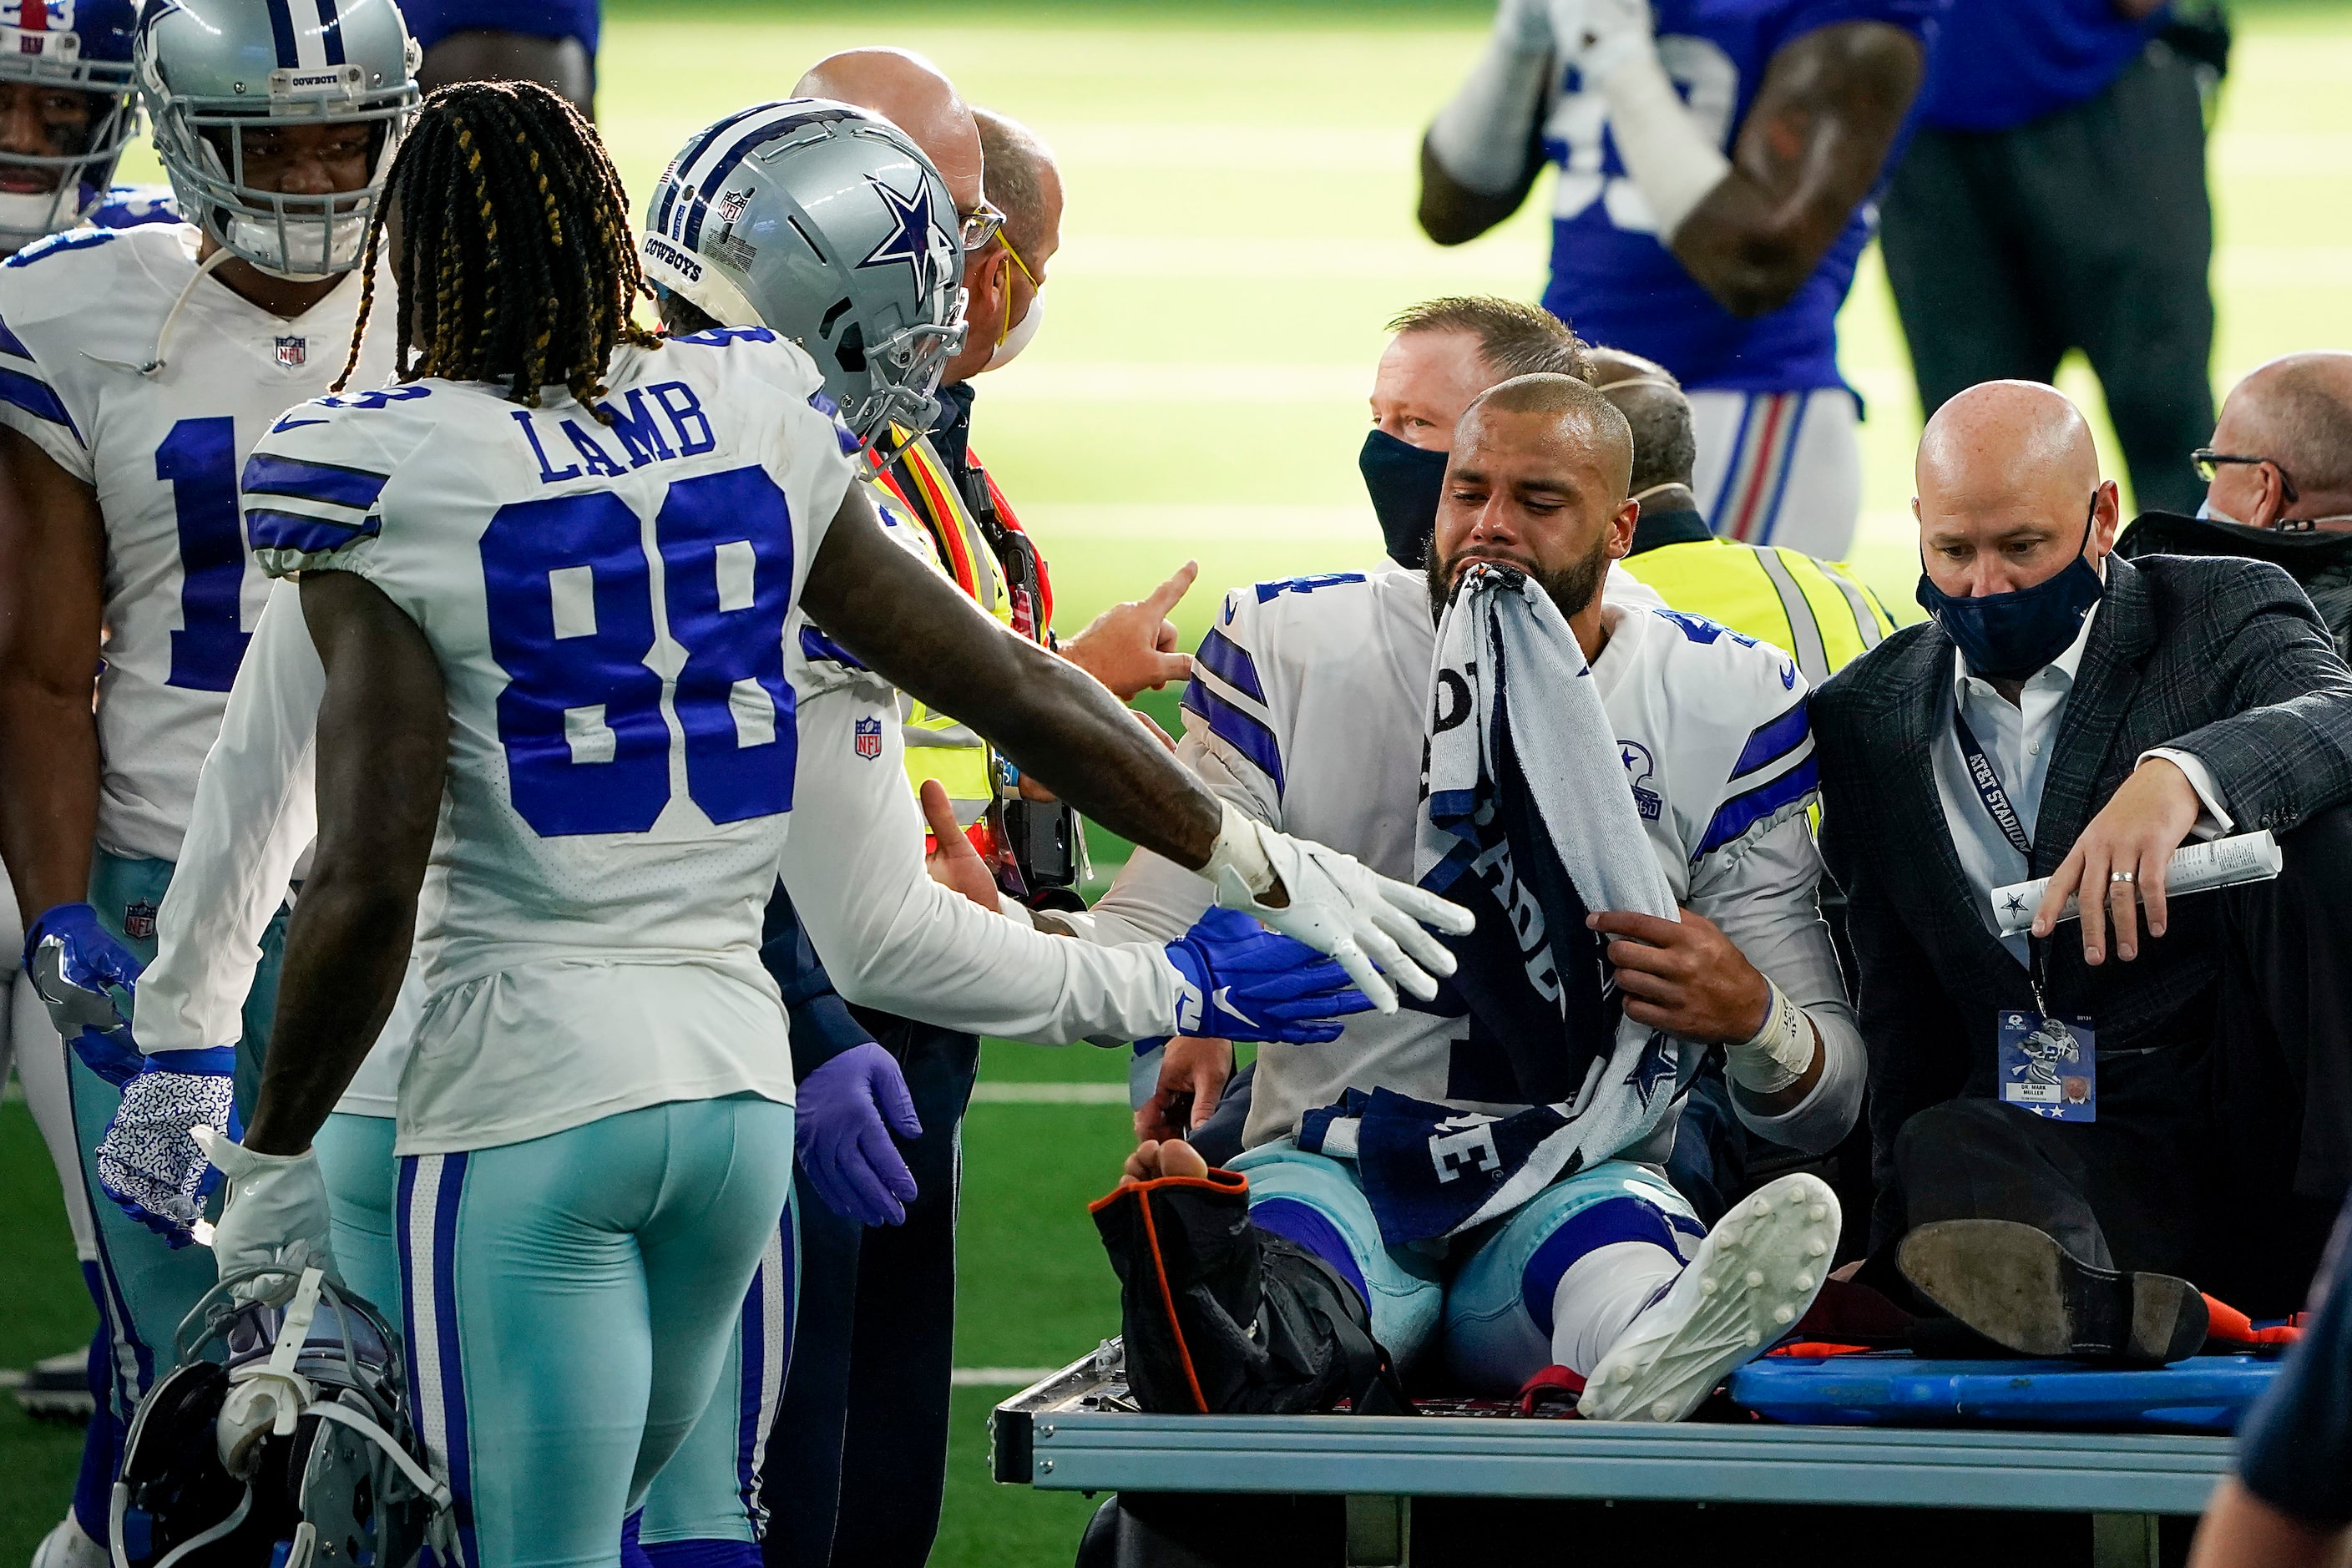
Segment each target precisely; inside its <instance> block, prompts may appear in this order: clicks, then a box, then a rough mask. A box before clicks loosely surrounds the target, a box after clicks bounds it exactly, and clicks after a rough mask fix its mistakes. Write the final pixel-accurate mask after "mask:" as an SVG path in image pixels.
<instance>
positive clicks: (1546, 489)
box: [1429, 374, 1640, 658]
mask: <svg viewBox="0 0 2352 1568" xmlns="http://www.w3.org/2000/svg"><path fill="white" fill-rule="evenodd" d="M1632 470H1633V436H1632V434H1631V433H1630V432H1629V431H1628V430H1627V429H1626V426H1625V416H1623V415H1622V414H1620V413H1618V412H1617V410H1616V409H1615V408H1614V407H1612V405H1610V402H1609V400H1608V399H1607V398H1605V397H1603V396H1601V394H1599V393H1597V392H1595V391H1593V390H1592V388H1591V386H1590V385H1588V384H1585V383H1584V382H1582V381H1580V380H1578V379H1577V378H1576V377H1574V376H1568V375H1553V374H1535V375H1520V376H1513V377H1512V378H1511V379H1510V380H1508V381H1506V382H1502V383H1499V384H1496V385H1495V386H1491V387H1489V388H1487V389H1486V391H1485V392H1483V393H1481V394H1479V395H1478V396H1477V397H1476V398H1475V400H1474V401H1473V402H1472V403H1471V405H1470V406H1469V408H1468V410H1467V411H1466V412H1465V413H1464V414H1463V416H1462V422H1461V424H1459V425H1458V426H1455V427H1454V450H1453V453H1452V455H1451V457H1450V458H1448V460H1447V463H1446V468H1445V485H1444V490H1443V492H1442V493H1441V494H1440V496H1439V498H1438V503H1437V531H1436V533H1435V536H1434V537H1433V539H1432V541H1431V547H1430V552H1429V592H1430V601H1431V604H1432V605H1433V606H1434V607H1439V608H1442V607H1443V605H1444V603H1445V601H1446V599H1447V598H1448V597H1449V596H1450V595H1452V593H1453V590H1454V585H1455V584H1456V583H1457V582H1458V581H1459V580H1460V578H1461V575H1462V574H1463V573H1464V572H1465V571H1467V570H1468V569H1469V568H1470V566H1471V565H1472V564H1473V563H1476V562H1480V561H1489V562H1495V563H1499V564H1502V565H1506V566H1512V567H1516V568H1517V569H1518V570H1520V571H1523V572H1526V573H1527V574H1528V575H1529V576H1531V577H1533V578H1534V579H1535V580H1536V581H1537V582H1538V583H1541V584H1543V586H1544V588H1545V591H1546V592H1548V593H1549V595H1551V599H1552V602H1553V603H1554V604H1556V605H1559V609H1560V613H1561V614H1563V615H1565V616H1567V617H1568V618H1569V622H1570V626H1573V627H1575V629H1576V632H1577V636H1578V637H1579V638H1580V640H1581V641H1583V642H1584V643H1585V645H1586V646H1585V653H1586V657H1588V658H1590V657H1591V655H1592V653H1593V651H1594V649H1595V648H1597V647H1598V646H1599V642H1598V638H1599V637H1601V635H1602V634H1601V629H1600V618H1599V617H1600V614H1601V579H1602V578H1603V577H1604V576H1605V575H1606V574H1607V573H1608V570H1609V563H1610V562H1612V561H1613V560H1615V559H1617V558H1618V557H1619V556H1622V555H1623V554H1624V553H1625V552H1626V551H1627V550H1628V549H1629V548H1630V547H1631V546H1632V544H1633V519H1634V517H1635V515H1636V513H1637V512H1638V511H1639V510H1640V509H1639V508H1637V507H1635V506H1634V505H1633V502H1631V501H1629V500H1626V499H1625V497H1626V491H1625V481H1626V479H1627V478H1628V476H1629V475H1630V474H1631V472H1632Z"/></svg>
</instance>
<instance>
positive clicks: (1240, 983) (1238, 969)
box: [1136, 910, 1372, 1050]
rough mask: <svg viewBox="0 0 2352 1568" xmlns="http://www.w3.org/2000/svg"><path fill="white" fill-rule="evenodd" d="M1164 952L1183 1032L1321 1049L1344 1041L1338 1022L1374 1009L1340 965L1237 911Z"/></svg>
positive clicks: (1198, 927)
mask: <svg viewBox="0 0 2352 1568" xmlns="http://www.w3.org/2000/svg"><path fill="white" fill-rule="evenodd" d="M1161 951H1163V952H1166V953H1167V954H1168V962H1169V963H1172V964H1174V965H1175V966H1176V974H1177V978H1178V984H1177V991H1176V1019H1175V1023H1176V1031H1175V1032H1176V1033H1177V1034H1180V1035H1205V1036H1212V1037H1215V1038H1217V1039H1221V1040H1280V1041H1285V1042H1286V1043H1289V1044H1294V1045H1319V1044H1321V1043H1322V1042H1323V1041H1325V1040H1336V1039H1338V1038H1339V1025H1338V1024H1337V1023H1335V1022H1333V1021H1332V1020H1334V1019H1337V1018H1342V1017H1345V1016H1348V1015H1349V1014H1350V1013H1363V1012H1368V1011H1370V1008H1371V1005H1372V1003H1371V999H1370V997H1368V996H1366V995H1365V994H1363V993H1362V992H1361V991H1360V990H1358V989H1357V988H1356V987H1355V986H1353V985H1351V984H1349V976H1348V972H1347V970H1345V969H1344V968H1342V967H1340V965H1339V963H1337V962H1335V961H1334V960H1331V959H1328V958H1318V956H1317V955H1316V953H1315V950H1314V949H1312V948H1310V947H1308V946H1307V945H1306V944H1305V943H1303V942H1295V941H1293V940H1292V939H1290V938H1289V937H1286V936H1276V935H1275V934H1274V933H1273V932H1271V931H1267V930H1266V929H1265V927H1264V926H1261V925H1260V924H1258V923H1257V921H1254V920H1252V919H1250V918H1249V917H1248V916H1247V915H1242V914H1236V913H1234V911H1233V910H1209V911H1208V912H1207V913H1206V914H1204V915H1202V917H1201V918H1200V920H1199V921H1198V922H1197V923H1195V924H1194V925H1193V927H1192V930H1191V931H1186V932H1185V933H1184V934H1183V935H1182V936H1180V937H1178V938H1177V939H1176V940H1175V941H1174V942H1170V943H1169V944H1168V945H1167V947H1165V948H1164V949H1162V950H1161ZM1166 1038H1168V1037H1167V1036H1165V1035H1162V1036H1160V1037H1157V1038H1153V1039H1146V1040H1139V1041H1137V1042H1136V1044H1137V1045H1138V1046H1139V1047H1142V1048H1144V1049H1146V1050H1149V1049H1150V1047H1153V1046H1155V1045H1157V1044H1159V1043H1160V1040H1164V1039H1166Z"/></svg>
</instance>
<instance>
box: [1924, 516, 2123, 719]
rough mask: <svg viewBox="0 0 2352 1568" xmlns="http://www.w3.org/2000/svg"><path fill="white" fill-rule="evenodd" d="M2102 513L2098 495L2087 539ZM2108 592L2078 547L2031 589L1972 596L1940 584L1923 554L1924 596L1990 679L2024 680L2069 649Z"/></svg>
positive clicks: (1972, 666)
mask: <svg viewBox="0 0 2352 1568" xmlns="http://www.w3.org/2000/svg"><path fill="white" fill-rule="evenodd" d="M2098 515H2099V498H2098V497H2096V496H2093V497H2092V498H2091V515H2090V516H2089V517H2088V518H2085V519H2084V521H2083V541H2084V543H2085V544H2088V543H2089V542H2090V538H2091V525H2092V523H2093V522H2095V521H2097V518H2098ZM2106 591H2107V585H2106V584H2105V582H2104V581H2102V580H2101V579H2100V576H2099V572H2098V568H2097V567H2095V566H2093V565H2092V564H2091V563H2090V562H2088V561H2086V560H2084V558H2083V555H2082V553H2081V552H2079V551H2078V552H2076V553H2075V556H2074V560H2073V561H2071V562H2069V563H2066V565H2065V566H2064V567H2063V568H2062V569H2061V570H2060V571H2059V572H2058V573H2057V574H2055V575H2054V576H2052V577H2050V578H2048V579H2046V580H2045V581H2042V582H2040V583H2036V584H2033V586H2032V587H2031V588H2020V589H2017V590H2016V591H2015V592H2013V593H2008V594H1984V595H1979V596H1977V597H1975V598H1969V599H1962V598H1955V597H1954V596H1952V595H1949V594H1947V593H1945V592H1944V591H1943V590H1942V589H1941V588H1938V587H1937V586H1936V584H1935V583H1934V581H1933V580H1932V579H1930V578H1929V577H1928V575H1927V570H1926V563H1925V561H1924V559H1923V561H1922V563H1921V569H1920V573H1919V594H1918V599H1919V607H1920V608H1921V609H1923V610H1925V611H1927V613H1928V614H1929V615H1931V616H1935V617H1936V620H1937V624H1938V625H1940V626H1942V627H1943V628H1944V632H1945V635H1946V636H1948V637H1950V638H1951V639H1952V641H1953V642H1954V643H1955V644H1956V645H1957V646H1958V648H1959V650H1960V657H1961V658H1965V659H1967V660H1968V661H1969V673H1970V674H1971V675H1976V676H1980V677H1982V678H1984V679H1988V680H2022V679H2025V678H2026V677H2027V676H2029V675H2032V674H2033V673H2034V672H2035V671H2036V670H2038V669H2040V668H2042V667H2043V666H2044V665H2046V664H2048V663H2049V662H2050V661H2051V660H2052V659H2053V658H2057V657H2058V656H2059V655H2060V654H2062V653H2064V652H2065V651H2066V647H2067V645H2068V644H2070V643H2072V642H2073V641H2074V639H2075V637H2078V636H2080V635H2081V634H2082V630H2083V617H2084V616H2087V615H2089V614H2090V613H2091V606H2092V605H2095V604H2097V603H2098V602H2099V599H2100V597H2101V595H2105V593H2106Z"/></svg>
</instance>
